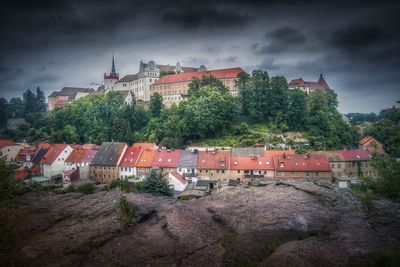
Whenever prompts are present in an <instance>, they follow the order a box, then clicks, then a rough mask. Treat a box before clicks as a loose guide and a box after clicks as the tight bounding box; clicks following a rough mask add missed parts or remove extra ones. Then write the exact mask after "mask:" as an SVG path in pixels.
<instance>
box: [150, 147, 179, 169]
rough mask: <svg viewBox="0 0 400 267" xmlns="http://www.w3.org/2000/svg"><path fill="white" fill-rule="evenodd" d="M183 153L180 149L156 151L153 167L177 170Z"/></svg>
mask: <svg viewBox="0 0 400 267" xmlns="http://www.w3.org/2000/svg"><path fill="white" fill-rule="evenodd" d="M180 154H181V151H180V150H179V149H177V150H172V149H159V150H156V151H154V158H153V167H159V168H163V167H167V168H176V167H178V162H179V156H180Z"/></svg>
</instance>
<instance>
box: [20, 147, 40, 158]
mask: <svg viewBox="0 0 400 267" xmlns="http://www.w3.org/2000/svg"><path fill="white" fill-rule="evenodd" d="M38 149H39V148H37V147H34V146H31V147H25V148H23V149H21V150H20V151H19V152H18V154H17V156H16V158H15V159H16V161H19V162H24V161H25V162H31V161H32V159H33V157H34V155H35V154H36V152H37V150H38ZM27 156H28V157H29V156H30V159H29V160H27Z"/></svg>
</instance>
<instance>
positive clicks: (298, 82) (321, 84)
mask: <svg viewBox="0 0 400 267" xmlns="http://www.w3.org/2000/svg"><path fill="white" fill-rule="evenodd" d="M289 85H291V86H307V87H308V88H310V89H311V90H317V89H329V85H328V84H327V82H326V81H325V79H324V77H323V76H322V74H321V75H320V76H319V79H318V81H316V82H311V81H304V80H303V78H298V79H293V80H291V81H290V82H289Z"/></svg>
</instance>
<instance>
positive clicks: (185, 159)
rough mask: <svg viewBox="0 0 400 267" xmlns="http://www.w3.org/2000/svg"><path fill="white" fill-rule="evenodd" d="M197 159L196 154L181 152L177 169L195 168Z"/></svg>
mask: <svg viewBox="0 0 400 267" xmlns="http://www.w3.org/2000/svg"><path fill="white" fill-rule="evenodd" d="M198 158H199V154H198V152H195V151H193V152H192V151H190V150H182V151H181V154H180V156H179V162H178V168H196V167H197V160H198Z"/></svg>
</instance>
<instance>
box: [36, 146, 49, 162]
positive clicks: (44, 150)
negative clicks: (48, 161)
mask: <svg viewBox="0 0 400 267" xmlns="http://www.w3.org/2000/svg"><path fill="white" fill-rule="evenodd" d="M37 148H38V149H37V152H36V154H35V155H34V156H33V158H32V162H33V163H36V164H39V163H40V162H41V161H42V159H43V157H44V155H46V153H47V151H48V150H49V149H50V148H48V147H44V146H37Z"/></svg>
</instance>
